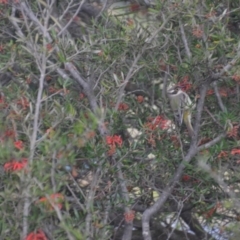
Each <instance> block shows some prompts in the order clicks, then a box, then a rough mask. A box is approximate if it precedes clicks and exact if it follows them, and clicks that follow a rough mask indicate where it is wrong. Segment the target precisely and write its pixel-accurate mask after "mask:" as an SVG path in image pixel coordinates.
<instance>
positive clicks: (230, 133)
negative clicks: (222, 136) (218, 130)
mask: <svg viewBox="0 0 240 240" xmlns="http://www.w3.org/2000/svg"><path fill="white" fill-rule="evenodd" d="M238 128H239V126H234V127H233V128H232V129H231V130H230V131H228V132H227V136H228V137H233V138H236V137H237V136H238Z"/></svg>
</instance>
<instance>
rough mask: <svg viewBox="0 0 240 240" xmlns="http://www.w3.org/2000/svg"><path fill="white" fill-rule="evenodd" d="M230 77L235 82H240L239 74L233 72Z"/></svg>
mask: <svg viewBox="0 0 240 240" xmlns="http://www.w3.org/2000/svg"><path fill="white" fill-rule="evenodd" d="M232 79H233V80H234V81H236V82H240V75H238V74H234V75H233V76H232Z"/></svg>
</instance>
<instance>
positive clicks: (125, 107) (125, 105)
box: [118, 103, 129, 111]
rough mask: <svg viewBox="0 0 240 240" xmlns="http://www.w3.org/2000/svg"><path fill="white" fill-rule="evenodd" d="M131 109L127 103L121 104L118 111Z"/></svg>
mask: <svg viewBox="0 0 240 240" xmlns="http://www.w3.org/2000/svg"><path fill="white" fill-rule="evenodd" d="M128 109H129V106H128V105H127V104H126V103H120V104H119V106H118V110H123V111H125V110H128Z"/></svg>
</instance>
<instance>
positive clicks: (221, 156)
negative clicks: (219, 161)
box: [217, 151, 228, 158]
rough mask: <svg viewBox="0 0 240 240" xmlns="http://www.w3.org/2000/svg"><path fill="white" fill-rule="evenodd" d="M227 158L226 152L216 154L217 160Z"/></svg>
mask: <svg viewBox="0 0 240 240" xmlns="http://www.w3.org/2000/svg"><path fill="white" fill-rule="evenodd" d="M227 156H228V153H227V152H226V151H221V152H220V153H219V154H218V156H217V158H227Z"/></svg>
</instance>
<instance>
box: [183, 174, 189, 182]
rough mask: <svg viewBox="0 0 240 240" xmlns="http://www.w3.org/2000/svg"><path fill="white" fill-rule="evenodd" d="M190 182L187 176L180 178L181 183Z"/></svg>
mask: <svg viewBox="0 0 240 240" xmlns="http://www.w3.org/2000/svg"><path fill="white" fill-rule="evenodd" d="M190 180H191V177H190V176H189V175H183V176H182V181H183V182H189V181H190Z"/></svg>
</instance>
